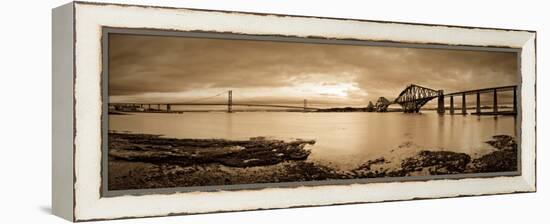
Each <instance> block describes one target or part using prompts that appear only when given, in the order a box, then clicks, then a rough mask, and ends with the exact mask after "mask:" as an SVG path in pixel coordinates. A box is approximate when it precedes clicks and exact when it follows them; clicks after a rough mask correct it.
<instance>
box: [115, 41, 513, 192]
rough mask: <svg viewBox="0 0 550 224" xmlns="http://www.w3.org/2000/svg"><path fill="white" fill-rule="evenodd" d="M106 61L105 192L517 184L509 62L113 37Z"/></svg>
mask: <svg viewBox="0 0 550 224" xmlns="http://www.w3.org/2000/svg"><path fill="white" fill-rule="evenodd" d="M107 49H108V54H107V55H108V58H107V61H108V69H107V77H108V79H107V80H108V81H107V86H108V88H107V93H108V95H107V98H108V115H107V116H108V120H107V122H108V126H107V128H108V132H107V136H108V139H107V143H106V144H107V149H106V150H107V151H106V152H107V154H106V156H108V158H107V163H106V168H107V169H106V171H107V174H108V178H107V181H108V186H107V188H108V189H109V190H133V189H155V188H174V187H203V186H223V185H242V184H265V183H287V182H310V181H333V180H354V179H356V180H359V179H380V180H384V179H389V178H394V177H426V178H427V179H429V178H436V177H440V176H457V177H460V175H472V174H475V175H479V176H482V175H486V174H498V173H506V172H516V171H518V159H519V154H518V146H517V145H518V144H517V142H518V141H519V140H520V139H519V135H518V133H519V127H520V124H519V122H520V121H519V117H518V116H517V114H518V112H519V110H520V108H519V101H520V96H519V90H520V83H521V82H520V80H521V79H520V75H519V74H518V54H517V52H512V51H506V50H502V51H501V50H495V49H472V48H468V49H458V48H450V47H448V48H445V47H439V48H433V47H432V48H422V46H414V47H413V46H396V45H393V46H392V45H387V46H373V45H372V46H369V45H357V44H341V43H308V42H307V41H306V42H283V41H267V40H249V39H247V40H238V39H223V38H205V37H184V36H168V35H166V36H161V35H142V34H117V33H111V34H109V36H108V46H107ZM105 113H107V112H105Z"/></svg>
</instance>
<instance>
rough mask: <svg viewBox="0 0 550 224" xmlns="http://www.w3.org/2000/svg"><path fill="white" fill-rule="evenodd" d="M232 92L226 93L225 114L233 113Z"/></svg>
mask: <svg viewBox="0 0 550 224" xmlns="http://www.w3.org/2000/svg"><path fill="white" fill-rule="evenodd" d="M232 107H233V90H229V92H228V93H227V113H233V108H232Z"/></svg>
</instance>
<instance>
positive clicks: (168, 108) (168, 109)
mask: <svg viewBox="0 0 550 224" xmlns="http://www.w3.org/2000/svg"><path fill="white" fill-rule="evenodd" d="M171 110H172V108H171V107H170V104H166V111H167V112H170V111H171Z"/></svg>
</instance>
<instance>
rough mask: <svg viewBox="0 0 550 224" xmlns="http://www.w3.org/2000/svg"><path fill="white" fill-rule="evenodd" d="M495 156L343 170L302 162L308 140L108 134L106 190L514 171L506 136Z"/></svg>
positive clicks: (498, 139)
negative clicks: (176, 137)
mask: <svg viewBox="0 0 550 224" xmlns="http://www.w3.org/2000/svg"><path fill="white" fill-rule="evenodd" d="M486 143H487V144H489V145H491V146H492V147H494V148H495V150H494V151H493V152H491V153H488V154H486V155H482V156H480V157H477V158H474V157H472V156H471V155H468V154H465V153H457V152H451V151H429V150H423V151H420V152H418V153H416V154H415V155H413V156H410V157H407V158H404V159H401V160H399V161H397V162H396V161H390V160H389V159H387V158H383V157H381V158H378V159H375V160H370V161H367V162H365V163H364V164H362V165H360V166H358V167H356V168H353V169H351V170H340V169H335V168H332V167H328V166H323V165H320V164H317V163H314V162H310V161H307V158H308V156H309V155H310V153H311V150H310V148H309V147H310V146H313V145H314V144H315V141H314V140H301V139H296V140H294V141H287V142H285V141H281V140H272V139H266V138H263V137H257V138H251V139H249V140H243V141H233V140H224V139H175V138H164V137H161V136H158V135H146V134H123V133H109V162H108V172H109V186H108V188H109V189H110V190H124V189H145V188H166V187H189V186H208V185H230V184H250V183H273V182H295V181H313V180H330V179H353V178H377V177H402V176H422V175H442V174H460V173H486V172H504V171H515V170H517V144H516V141H515V139H514V138H513V137H511V136H507V135H497V136H494V137H493V139H491V140H488V141H487V142H486Z"/></svg>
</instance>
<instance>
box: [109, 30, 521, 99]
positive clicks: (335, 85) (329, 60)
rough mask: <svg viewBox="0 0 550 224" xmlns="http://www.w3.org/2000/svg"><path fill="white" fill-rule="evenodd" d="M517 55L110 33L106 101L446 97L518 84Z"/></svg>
mask: <svg viewBox="0 0 550 224" xmlns="http://www.w3.org/2000/svg"><path fill="white" fill-rule="evenodd" d="M516 66H517V65H516V54H515V53H500V52H481V51H478V52H476V51H458V50H434V49H413V48H395V47H372V46H350V45H328V44H304V43H283V42H267V41H243V40H219V39H218V40H216V39H203V38H200V39H197V38H185V37H159V36H138V35H121V34H114V35H113V34H111V36H110V43H109V97H110V101H111V102H143V103H148V102H162V103H164V102H166V103H168V102H171V103H173V102H189V101H195V100H198V99H202V98H206V97H210V96H215V95H218V97H212V98H207V99H204V101H203V102H223V101H224V100H225V97H226V94H225V92H226V91H227V90H233V95H234V101H235V102H237V101H239V102H243V103H244V102H262V103H284V104H299V103H301V102H302V101H303V99H308V102H310V105H315V104H318V105H337V106H356V105H365V104H366V103H368V101H373V102H375V101H376V99H377V98H378V97H380V96H384V97H386V98H388V99H390V100H392V99H394V98H395V97H397V95H398V94H399V92H400V91H401V90H402V89H404V88H405V87H406V86H407V85H409V84H411V83H414V84H418V85H421V86H426V87H429V88H433V89H443V90H445V92H455V91H460V90H469V89H476V88H485V87H494V86H504V85H515V84H518V77H517V74H516V73H517V67H516Z"/></svg>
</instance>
